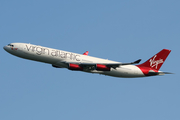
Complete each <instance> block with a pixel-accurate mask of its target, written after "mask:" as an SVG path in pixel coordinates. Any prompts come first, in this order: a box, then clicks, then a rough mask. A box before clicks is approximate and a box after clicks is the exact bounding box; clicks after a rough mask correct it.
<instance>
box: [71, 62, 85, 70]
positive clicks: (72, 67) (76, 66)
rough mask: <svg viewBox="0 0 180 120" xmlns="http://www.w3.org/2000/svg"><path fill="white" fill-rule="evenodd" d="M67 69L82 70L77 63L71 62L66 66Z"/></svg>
mask: <svg viewBox="0 0 180 120" xmlns="http://www.w3.org/2000/svg"><path fill="white" fill-rule="evenodd" d="M68 69H69V70H80V71H82V70H83V68H82V67H81V66H79V65H77V64H72V63H69V66H68Z"/></svg>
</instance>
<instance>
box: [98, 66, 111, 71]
mask: <svg viewBox="0 0 180 120" xmlns="http://www.w3.org/2000/svg"><path fill="white" fill-rule="evenodd" d="M110 69H111V68H110V67H107V66H106V65H102V64H97V65H96V70H100V71H110Z"/></svg>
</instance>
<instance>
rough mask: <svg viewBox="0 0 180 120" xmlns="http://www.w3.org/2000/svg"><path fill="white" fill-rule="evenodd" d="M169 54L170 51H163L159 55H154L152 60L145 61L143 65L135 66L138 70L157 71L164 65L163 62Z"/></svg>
mask: <svg viewBox="0 0 180 120" xmlns="http://www.w3.org/2000/svg"><path fill="white" fill-rule="evenodd" d="M170 52H171V50H168V49H163V50H161V51H160V52H159V53H157V54H156V55H154V56H153V57H152V58H150V59H149V60H147V61H146V62H145V63H142V64H140V65H137V66H138V67H139V68H140V69H141V68H147V69H149V70H155V71H158V70H159V69H160V68H161V66H162V64H163V63H164V61H165V60H166V58H167V56H168V55H169V53H170Z"/></svg>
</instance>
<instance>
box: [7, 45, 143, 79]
mask: <svg viewBox="0 0 180 120" xmlns="http://www.w3.org/2000/svg"><path fill="white" fill-rule="evenodd" d="M12 44H13V47H12V46H4V49H5V50H6V51H7V52H9V53H11V54H13V55H15V56H18V57H21V58H25V59H29V60H34V61H39V62H44V63H49V64H52V65H55V66H58V67H59V68H68V65H67V64H65V63H96V64H103V63H106V64H107V63H120V62H115V61H111V60H106V59H101V58H96V57H91V56H87V55H82V54H77V53H72V52H67V51H62V50H57V49H52V48H47V47H42V46H38V45H32V44H26V43H12ZM83 71H84V72H90V73H99V74H104V75H109V76H114V77H129V78H131V77H145V75H144V74H143V72H142V71H141V70H140V69H139V68H138V67H137V66H135V65H123V66H120V67H117V68H115V69H114V68H111V69H110V71H97V70H90V71H88V70H83Z"/></svg>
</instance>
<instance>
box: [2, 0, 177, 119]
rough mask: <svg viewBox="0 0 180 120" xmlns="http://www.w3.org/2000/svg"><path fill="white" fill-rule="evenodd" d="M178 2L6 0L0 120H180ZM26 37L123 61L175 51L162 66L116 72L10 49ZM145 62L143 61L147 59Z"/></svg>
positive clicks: (78, 51) (63, 48)
mask: <svg viewBox="0 0 180 120" xmlns="http://www.w3.org/2000/svg"><path fill="white" fill-rule="evenodd" d="M179 6H180V1H179V0H171V1H170V0H136V1H135V0H123V1H122V0H111V1H108V0H90V1H86V0H78V1H75V0H49V1H47V0H29V1H27V0H26V1H25V0H15V1H13V0H1V1H0V18H1V19H0V45H1V48H2V49H1V51H0V54H1V60H0V63H1V67H0V74H1V75H0V120H50V119H51V120H179V119H180V79H179V78H180V76H179V69H178V67H179V61H180V57H179V50H180V48H179V44H180V8H179ZM13 42H23V43H32V44H36V45H42V46H46V47H50V48H56V49H60V50H65V51H70V52H75V53H84V52H85V51H87V50H88V51H89V55H90V56H95V57H100V58H104V59H110V60H114V61H119V62H132V61H135V60H137V59H140V58H141V59H142V62H144V61H146V60H147V59H149V58H150V57H152V56H153V55H154V54H156V53H157V52H159V51H160V50H162V49H163V48H166V49H171V50H172V52H171V54H170V55H169V57H168V58H167V60H166V62H165V63H164V65H163V66H162V68H161V71H165V72H173V73H175V74H173V75H165V76H156V77H148V78H131V79H129V78H115V77H109V76H104V75H98V74H89V73H84V72H77V71H69V70H67V69H60V68H53V67H52V66H51V65H49V64H44V63H39V62H34V61H30V60H25V59H22V58H18V57H15V56H12V55H10V54H9V53H7V52H6V51H4V50H3V46H5V45H7V44H8V43H13ZM142 62H141V63H142Z"/></svg>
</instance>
